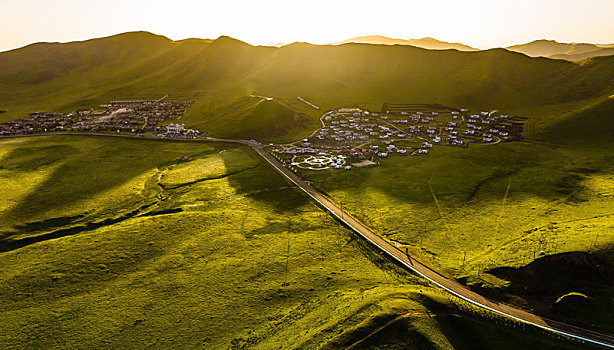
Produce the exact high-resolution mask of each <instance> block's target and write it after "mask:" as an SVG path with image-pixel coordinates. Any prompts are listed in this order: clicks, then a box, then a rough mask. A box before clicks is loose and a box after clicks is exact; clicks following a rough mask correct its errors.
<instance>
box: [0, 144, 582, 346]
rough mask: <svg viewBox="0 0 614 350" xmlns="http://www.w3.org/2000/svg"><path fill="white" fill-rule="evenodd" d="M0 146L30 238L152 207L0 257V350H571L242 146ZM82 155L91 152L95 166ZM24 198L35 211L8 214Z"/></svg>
mask: <svg viewBox="0 0 614 350" xmlns="http://www.w3.org/2000/svg"><path fill="white" fill-rule="evenodd" d="M0 144H1V145H2V148H1V149H2V150H3V152H4V153H3V155H2V161H1V164H2V170H3V171H2V174H3V178H2V180H1V181H2V186H3V188H5V186H11V188H12V189H16V190H17V189H19V187H20V186H19V185H20V184H23V187H24V191H22V192H15V193H12V196H13V197H12V200H11V201H3V202H2V205H1V207H0V210H2V213H1V215H3V222H4V228H5V229H6V228H7V227H10V226H12V227H13V228H14V227H15V226H18V225H20V223H21V222H25V221H26V220H28V219H27V217H29V216H31V218H30V219H31V220H34V219H36V220H44V222H45V223H46V224H45V225H38V226H36V232H31V233H30V234H31V235H34V234H37V235H39V237H44V234H45V233H46V232H49V231H53V230H55V229H58V228H62V227H65V226H67V225H68V226H74V225H78V223H74V222H67V221H66V220H56V221H53V220H54V218H55V219H58V218H59V219H61V218H65V217H75V216H79V215H82V216H83V220H95V221H96V220H102V219H103V218H104V217H107V218H109V217H114V215H116V214H117V213H118V212H119V211H122V210H123V211H134V209H135V208H139V207H142V205H143V204H144V203H148V204H151V205H150V206H148V207H146V208H142V211H141V212H139V213H138V215H133V216H130V217H127V218H125V219H124V220H122V221H118V222H113V223H111V222H107V223H105V224H104V225H102V226H100V227H96V228H92V229H90V230H86V231H83V232H79V233H75V234H72V235H68V236H64V237H61V238H56V239H41V241H40V242H37V243H32V244H29V245H27V246H24V247H21V248H18V249H13V250H10V251H5V252H1V253H0V317H1V318H2V329H3V331H2V332H0V347H2V348H14V349H32V348H63V349H72V348H100V347H106V348H121V349H126V348H143V347H148V348H209V349H220V348H233V349H242V348H254V349H270V348H272V347H274V348H288V349H290V348H293V349H294V348H299V349H313V348H323V349H337V348H348V347H350V348H356V349H359V348H374V347H375V348H405V349H452V348H455V349H463V348H466V349H479V348H483V349H491V348H493V347H498V346H504V347H505V348H508V349H525V348H535V347H539V348H545V349H571V348H577V347H578V346H579V344H573V343H566V342H560V341H556V340H553V339H548V338H545V337H544V336H543V335H541V334H539V333H535V332H531V331H528V330H522V329H520V328H519V329H517V330H514V331H512V329H511V328H508V327H506V326H502V325H497V324H495V323H494V322H492V321H488V320H487V319H484V318H481V317H476V316H472V315H471V314H467V313H466V312H464V311H461V309H459V305H461V304H458V302H457V301H455V300H454V299H451V298H450V297H449V296H447V295H444V294H442V293H441V292H438V291H436V290H434V289H432V288H431V287H429V286H426V285H423V283H422V282H421V281H420V280H418V279H417V278H415V277H413V276H411V275H409V274H407V273H405V272H403V271H402V270H400V269H399V268H398V267H396V266H395V265H392V264H391V263H390V262H389V261H387V260H386V259H384V258H382V256H381V255H380V254H378V253H375V252H374V251H373V250H372V249H371V248H370V247H368V246H366V244H365V243H364V242H363V241H362V240H360V239H357V238H356V237H355V236H353V235H352V234H351V233H349V232H348V231H347V230H346V229H345V228H343V227H341V226H340V225H339V224H338V223H336V222H335V221H334V220H332V219H331V218H330V217H329V216H328V215H326V214H325V213H324V212H322V211H321V210H319V209H317V208H316V207H315V206H314V205H313V204H312V203H311V202H310V201H309V200H308V199H307V198H306V197H305V196H304V195H303V194H301V193H300V192H299V191H298V190H296V188H294V187H293V186H290V185H289V184H288V183H286V182H285V181H284V180H283V179H282V178H281V176H279V175H277V174H276V173H275V172H274V170H273V169H272V168H270V167H269V166H266V165H265V164H264V163H263V162H262V161H261V160H260V159H259V158H258V156H257V155H256V154H255V153H254V152H253V151H251V150H250V149H248V148H246V147H239V146H232V145H222V144H207V143H190V142H183V143H182V142H164V141H144V140H129V139H119V138H102V137H38V138H27V139H13V140H3V141H0ZM45 152H46V153H45ZM86 155H88V156H87V157H86ZM181 155H187V156H188V157H189V158H188V161H187V162H178V161H177V157H178V156H181ZM89 157H98V158H96V162H97V166H96V167H95V168H96V169H95V171H94V169H92V168H93V167H92V165H91V164H90V163H88V159H89ZM59 169H66V170H63V171H59ZM94 174H98V177H97V178H93V179H95V181H84V182H79V181H77V182H75V179H79V178H92V176H94ZM105 178H108V180H106V182H105V181H103V179H105ZM46 184H53V185H46ZM76 184H78V185H76ZM36 192H42V193H41V194H40V195H41V196H45V198H46V200H45V201H44V202H45V206H44V207H39V208H37V209H36V210H35V209H31V211H30V212H29V213H27V215H26V213H24V214H22V215H23V217H21V218H15V219H14V220H15V221H10V220H8V221H7V217H6V213H11V212H13V208H14V206H15V205H17V206H20V207H22V208H23V207H25V206H24V205H23V204H24V203H30V202H31V199H30V196H33V195H34V196H38V195H39V194H35V193H36ZM122 194H124V195H125V194H129V197H127V198H120V197H121V195H122ZM70 197H73V198H74V199H75V200H74V202H75V203H77V205H76V206H73V205H71V203H70V200H69V199H68V198H70ZM41 201H42V200H41ZM79 202H81V203H82V204H81V203H79ZM78 220H80V219H78ZM9 231H10V230H9ZM21 231H23V230H20V232H21ZM20 232H17V233H16V234H17V235H18V236H19V235H20ZM13 238H14V237H13ZM6 242H7V237H6V236H5V237H3V241H2V243H0V246H2V247H4V246H5V244H6ZM462 309H463V310H467V308H466V306H464V307H463V308H462ZM470 309H471V308H469V310H470Z"/></svg>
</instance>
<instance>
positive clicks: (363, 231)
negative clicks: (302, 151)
mask: <svg viewBox="0 0 614 350" xmlns="http://www.w3.org/2000/svg"><path fill="white" fill-rule="evenodd" d="M210 140H211V141H225V142H234V143H241V144H244V145H248V146H250V147H251V148H253V149H254V150H255V151H256V152H258V154H260V156H262V157H263V158H264V159H265V160H266V161H267V162H269V163H270V164H271V165H272V166H273V167H274V168H275V169H277V171H279V172H280V173H281V174H282V175H283V176H285V177H286V178H287V179H288V180H290V181H291V182H293V183H294V184H295V185H296V186H298V187H299V188H300V189H301V190H303V192H305V193H306V194H307V195H309V196H310V197H311V198H313V199H314V200H315V201H316V202H318V203H319V204H320V205H321V206H322V207H324V208H325V209H326V210H327V211H329V212H330V213H331V214H332V215H333V216H335V217H336V218H337V219H339V220H341V221H342V222H343V223H345V224H346V225H347V226H348V227H349V228H351V229H352V230H354V231H355V232H356V233H358V234H359V235H361V236H362V237H364V238H365V239H366V240H367V241H369V242H370V243H372V244H373V245H375V246H376V247H377V248H379V249H380V250H382V251H383V252H385V253H386V254H388V255H389V256H390V257H392V258H393V259H395V260H396V261H398V262H399V263H401V265H403V266H404V267H406V268H407V269H409V270H411V271H413V272H415V273H417V274H418V275H420V276H422V277H424V278H426V279H427V280H429V281H430V282H432V283H434V284H435V285H437V286H439V287H440V288H443V289H444V290H446V291H447V292H449V293H451V294H453V295H455V296H457V297H459V298H461V299H463V300H465V301H467V302H469V303H471V304H473V305H475V306H478V307H481V308H484V309H486V310H489V311H492V312H494V313H497V314H499V315H502V316H505V317H508V318H511V319H513V320H516V321H518V322H522V323H525V324H530V325H533V326H536V327H539V328H541V329H544V330H547V331H550V332H553V333H556V334H560V335H563V336H567V337H571V338H574V339H577V340H581V341H585V342H589V343H593V344H597V345H601V346H605V347H609V348H612V349H614V337H613V336H610V335H607V334H603V333H599V332H595V331H591V330H588V329H584V328H580V327H576V326H572V325H569V324H566V323H562V322H558V321H554V320H550V319H547V318H544V317H541V316H538V315H535V314H532V313H530V312H527V311H524V310H521V309H518V308H515V307H512V306H509V305H506V304H501V303H499V302H497V301H495V300H491V299H488V298H486V297H484V296H482V295H480V294H478V293H476V292H474V291H472V290H470V289H468V288H467V287H465V286H463V285H461V284H459V283H457V282H455V281H452V280H450V279H448V278H446V277H444V276H442V275H440V274H438V273H437V272H435V271H433V270H431V269H430V268H428V267H426V266H425V265H422V264H421V263H420V262H419V261H416V260H415V259H412V258H411V257H410V256H408V255H406V254H405V253H404V252H402V251H400V250H399V249H397V248H396V247H395V246H393V245H392V244H391V243H390V242H388V241H386V240H385V239H383V238H382V237H380V236H379V235H377V234H376V233H374V232H373V231H371V230H370V229H369V228H368V227H366V226H365V225H363V224H362V223H360V222H359V221H358V220H356V219H354V218H353V217H352V216H351V215H348V214H347V213H346V212H344V211H343V210H342V209H341V208H339V207H338V206H337V205H336V204H335V203H333V202H331V201H330V200H329V199H328V198H326V197H324V196H323V195H322V194H321V193H320V192H318V191H316V190H315V189H313V188H312V187H311V186H309V185H308V184H307V183H305V182H304V181H303V180H301V179H300V178H299V177H298V176H296V175H295V174H294V173H292V172H291V171H290V170H288V169H287V168H286V167H284V166H283V165H282V164H281V163H280V162H278V161H277V160H276V159H275V158H274V157H273V156H272V155H271V154H269V153H268V152H266V151H265V150H264V149H263V148H262V147H261V146H260V144H258V143H256V142H252V141H245V140H222V139H210Z"/></svg>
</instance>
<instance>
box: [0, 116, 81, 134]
mask: <svg viewBox="0 0 614 350" xmlns="http://www.w3.org/2000/svg"><path fill="white" fill-rule="evenodd" d="M72 121H73V118H72V116H69V115H65V114H64V113H47V112H39V113H30V115H29V116H28V117H25V118H21V119H18V120H12V121H8V122H5V123H3V124H0V136H1V135H20V134H32V133H38V132H48V131H63V130H65V129H66V128H69V127H70V125H72Z"/></svg>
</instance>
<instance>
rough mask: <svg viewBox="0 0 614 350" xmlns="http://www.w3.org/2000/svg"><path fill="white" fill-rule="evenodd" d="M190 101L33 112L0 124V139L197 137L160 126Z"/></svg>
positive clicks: (137, 102) (125, 102)
mask: <svg viewBox="0 0 614 350" xmlns="http://www.w3.org/2000/svg"><path fill="white" fill-rule="evenodd" d="M191 104H192V101H164V98H162V99H159V100H118V101H110V102H109V103H106V104H102V105H100V107H99V109H96V110H94V109H91V108H90V109H78V110H76V111H73V112H70V113H52V112H36V113H30V115H29V116H28V117H25V118H21V119H18V120H14V121H8V122H5V123H3V124H0V136H3V135H6V136H8V135H25V134H40V133H50V132H54V133H58V132H103V133H105V132H106V133H108V132H112V133H120V134H121V133H123V134H132V135H142V134H145V133H149V134H153V135H156V136H159V137H184V138H186V137H187V138H193V137H197V136H199V134H200V132H199V131H197V130H189V129H186V128H185V125H184V124H179V123H178V122H176V123H170V124H169V125H166V126H159V125H160V124H161V123H163V122H164V121H165V120H167V119H172V120H175V121H178V120H179V119H181V117H182V116H183V114H184V113H185V112H186V110H187V108H188V107H189V106H190V105H191Z"/></svg>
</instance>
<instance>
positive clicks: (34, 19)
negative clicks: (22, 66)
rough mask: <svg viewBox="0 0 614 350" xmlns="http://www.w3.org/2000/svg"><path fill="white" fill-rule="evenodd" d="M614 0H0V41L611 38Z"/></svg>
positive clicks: (490, 42)
mask: <svg viewBox="0 0 614 350" xmlns="http://www.w3.org/2000/svg"><path fill="white" fill-rule="evenodd" d="M613 15H614V0H421V1H413V0H405V1H402V0H399V1H392V0H371V1H363V0H353V1H349V0H303V1H294V0H250V1H246V0H216V1H210V0H201V1H190V0H166V1H162V0H107V1H100V0H91V1H90V0H87V1H86V0H0V51H4V50H9V49H13V48H17V47H21V46H24V45H27V44H30V43H33V42H39V41H52V42H55V41H59V42H66V41H74V40H85V39H90V38H96V37H103V36H108V35H113V34H117V33H122V32H127V31H135V30H146V31H150V32H152V33H156V34H161V35H164V36H167V37H169V38H171V39H173V40H179V39H185V38H192V37H197V38H217V37H219V36H220V35H228V36H232V37H234V38H237V39H240V40H243V41H246V42H248V43H250V44H253V45H264V44H273V43H292V42H295V41H307V42H311V43H316V44H323V43H330V42H335V41H340V40H343V39H348V38H351V37H355V36H361V35H375V34H379V35H384V36H389V37H393V38H401V39H410V38H422V37H426V36H429V37H434V38H436V39H439V40H444V41H450V42H461V43H464V44H467V45H471V46H474V47H477V48H490V47H501V46H508V45H512V44H519V43H525V42H529V41H532V40H535V39H553V40H557V41H562V42H592V43H614V18H613V17H614V16H613Z"/></svg>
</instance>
